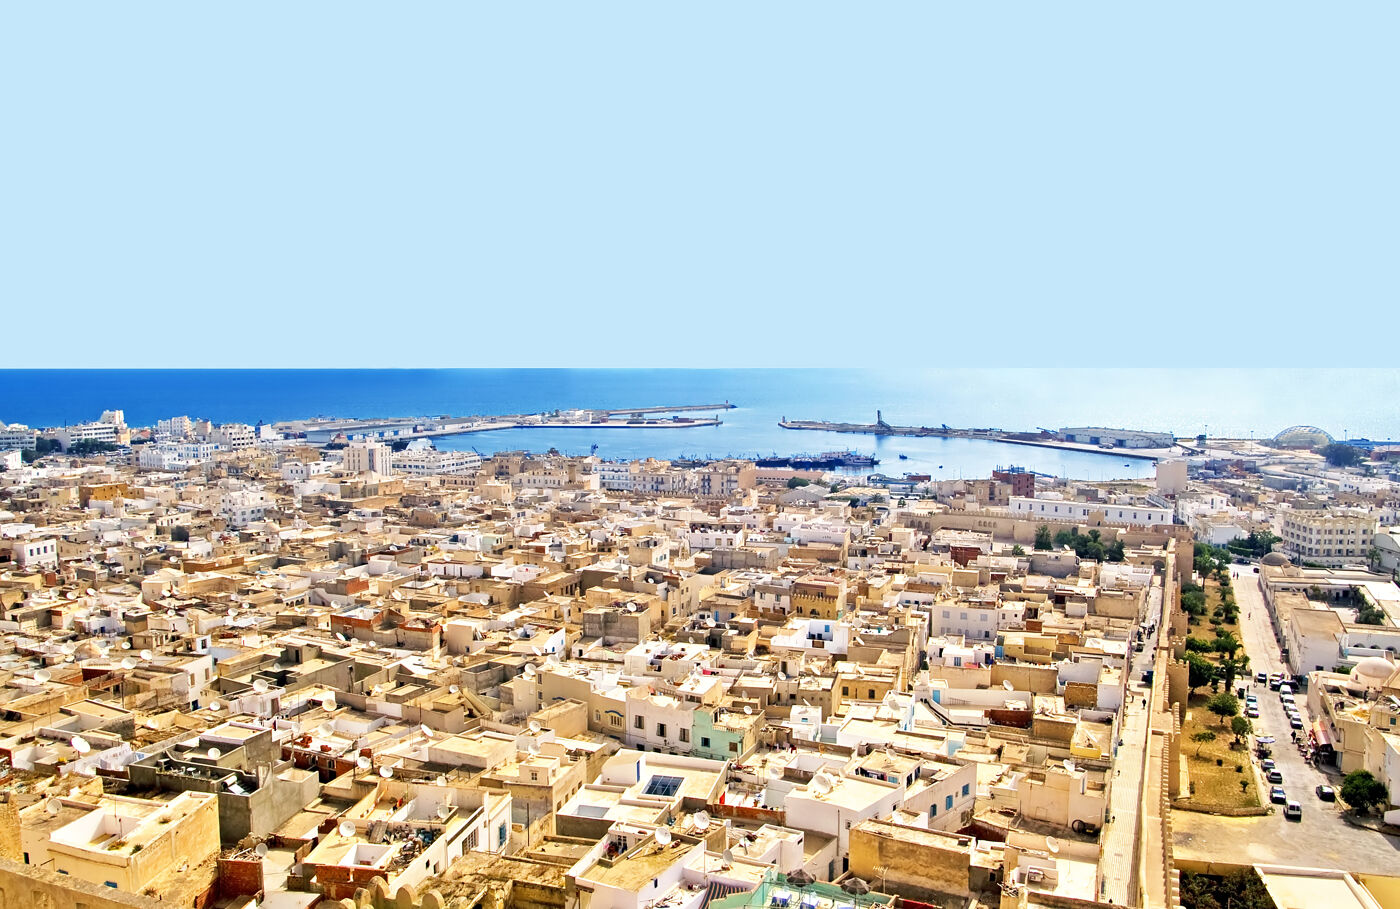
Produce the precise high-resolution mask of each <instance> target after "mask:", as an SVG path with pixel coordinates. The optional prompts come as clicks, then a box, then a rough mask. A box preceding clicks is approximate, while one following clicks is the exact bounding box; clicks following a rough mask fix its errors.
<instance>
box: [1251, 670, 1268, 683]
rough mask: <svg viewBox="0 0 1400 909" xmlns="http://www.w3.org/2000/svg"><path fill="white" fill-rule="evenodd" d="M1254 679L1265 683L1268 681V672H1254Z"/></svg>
mask: <svg viewBox="0 0 1400 909" xmlns="http://www.w3.org/2000/svg"><path fill="white" fill-rule="evenodd" d="M1254 681H1256V682H1259V683H1260V684H1265V683H1267V682H1268V681H1269V674H1268V673H1267V672H1256V673H1254Z"/></svg>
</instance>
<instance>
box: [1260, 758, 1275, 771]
mask: <svg viewBox="0 0 1400 909" xmlns="http://www.w3.org/2000/svg"><path fill="white" fill-rule="evenodd" d="M1259 767H1260V769H1262V770H1263V771H1264V772H1265V773H1268V772H1269V771H1270V770H1275V769H1277V768H1278V765H1277V764H1275V763H1274V761H1273V759H1272V758H1266V759H1265V760H1262V761H1260V762H1259Z"/></svg>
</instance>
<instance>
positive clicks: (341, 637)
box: [335, 631, 346, 644]
mask: <svg viewBox="0 0 1400 909" xmlns="http://www.w3.org/2000/svg"><path fill="white" fill-rule="evenodd" d="M335 639H336V640H337V641H339V642H340V643H342V644H344V643H345V640H346V638H345V635H343V634H341V633H340V632H339V631H337V632H336V633H335Z"/></svg>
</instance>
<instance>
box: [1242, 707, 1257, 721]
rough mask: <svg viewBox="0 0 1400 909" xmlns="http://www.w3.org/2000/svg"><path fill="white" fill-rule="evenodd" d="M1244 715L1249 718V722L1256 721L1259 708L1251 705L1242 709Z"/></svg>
mask: <svg viewBox="0 0 1400 909" xmlns="http://www.w3.org/2000/svg"><path fill="white" fill-rule="evenodd" d="M1244 715H1245V716H1247V717H1249V718H1250V719H1251V720H1257V719H1259V708H1258V707H1255V706H1254V705H1253V704H1251V705H1250V706H1248V707H1246V708H1245V709H1244Z"/></svg>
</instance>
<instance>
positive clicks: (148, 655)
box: [141, 650, 155, 660]
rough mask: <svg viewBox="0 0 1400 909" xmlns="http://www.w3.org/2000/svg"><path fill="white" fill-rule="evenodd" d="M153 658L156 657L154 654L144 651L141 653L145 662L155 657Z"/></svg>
mask: <svg viewBox="0 0 1400 909" xmlns="http://www.w3.org/2000/svg"><path fill="white" fill-rule="evenodd" d="M153 656H155V654H154V653H152V652H151V651H149V650H143V651H141V659H143V660H149V659H150V658H151V657H153Z"/></svg>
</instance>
